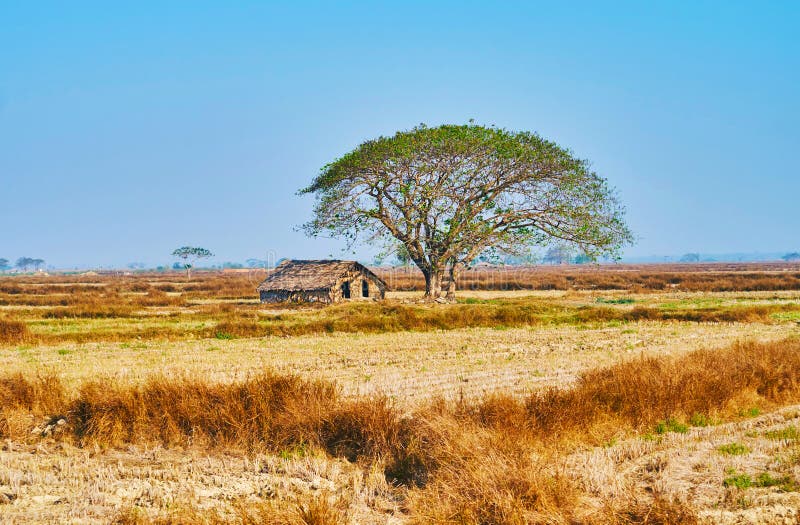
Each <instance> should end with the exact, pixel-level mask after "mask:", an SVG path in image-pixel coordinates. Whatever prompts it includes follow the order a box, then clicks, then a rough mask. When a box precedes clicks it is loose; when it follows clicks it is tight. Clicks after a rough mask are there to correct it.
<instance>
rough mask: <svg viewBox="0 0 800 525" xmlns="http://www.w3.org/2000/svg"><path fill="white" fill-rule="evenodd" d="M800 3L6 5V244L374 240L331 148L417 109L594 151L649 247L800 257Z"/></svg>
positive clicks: (0, 239) (197, 1) (266, 254)
mask: <svg viewBox="0 0 800 525" xmlns="http://www.w3.org/2000/svg"><path fill="white" fill-rule="evenodd" d="M798 25H800V3H799V2H794V1H787V2H778V1H772V2H769V1H768V2H736V1H720V2H712V1H701V2H697V1H686V2H680V1H674V0H673V1H669V2H623V1H614V2H579V1H578V2H511V1H508V2H489V1H486V2H470V1H444V0H443V1H438V2H433V1H432V2H416V1H408V2H346V1H343V2H300V1H298V2H267V1H262V2H245V1H238V2H237V1H233V0H231V1H227V2H207V1H201V0H194V1H184V2H181V1H171V2H156V1H154V2H148V1H136V2H82V1H80V0H76V1H74V2H46V1H41V2H22V1H19V2H17V1H11V0H0V192H2V193H0V195H2V199H0V257H4V258H7V259H10V260H15V259H16V258H17V257H21V256H28V257H36V258H42V259H45V260H46V261H47V262H48V263H49V264H50V265H53V266H56V267H63V268H67V267H98V266H101V267H110V266H125V265H126V264H128V263H130V262H134V261H141V262H144V263H147V264H152V265H155V264H169V263H172V262H174V259H173V258H171V257H170V253H171V252H172V250H173V249H175V248H177V247H179V246H183V245H187V244H189V245H199V246H203V247H206V248H208V249H210V250H211V251H213V252H214V253H215V254H216V257H215V259H214V261H215V262H217V263H220V262H224V261H244V260H245V259H247V258H261V259H265V258H277V257H291V258H314V257H328V256H334V257H346V256H356V257H358V258H361V259H362V260H369V257H370V253H371V251H370V248H369V247H363V248H361V249H359V251H358V252H357V253H356V254H355V255H352V254H347V253H344V254H343V252H342V251H341V247H342V246H343V243H342V242H339V241H335V240H330V239H310V238H307V237H305V235H304V234H303V233H302V232H299V231H297V229H296V228H297V226H299V225H300V224H302V223H303V222H305V221H306V220H308V219H309V218H310V217H311V210H312V206H313V198H312V197H310V196H298V195H297V194H296V192H297V190H298V189H300V188H302V187H304V186H305V185H307V184H308V183H309V182H310V181H311V180H312V179H313V177H314V176H315V175H316V174H317V173H318V172H319V170H320V168H321V167H322V166H324V165H325V164H326V163H328V162H330V161H332V160H334V159H335V158H337V157H339V156H341V155H343V154H345V153H347V152H348V151H350V150H352V149H353V148H355V147H356V146H358V144H360V143H361V142H363V141H365V140H368V139H370V138H374V137H377V136H380V135H388V134H392V133H394V132H395V131H397V130H403V129H409V128H411V127H413V126H415V125H417V124H419V123H426V124H428V125H437V124H442V123H456V124H459V123H466V122H468V121H469V119H474V120H475V121H476V122H477V123H481V124H486V125H489V124H493V125H497V126H500V127H503V128H508V129H511V130H525V131H535V132H538V133H539V134H541V135H542V136H543V137H546V138H548V139H551V140H554V141H556V142H557V143H559V144H560V145H562V146H564V147H567V148H569V149H571V150H572V151H573V152H574V153H575V155H577V156H578V157H581V158H585V159H589V160H590V161H591V162H592V166H593V169H594V170H596V171H597V172H598V173H599V174H600V175H602V176H604V177H606V178H607V179H608V181H609V183H610V184H611V185H612V186H614V187H615V188H616V189H617V191H618V193H619V196H620V199H621V200H622V202H623V203H624V204H625V206H626V208H627V219H628V223H629V225H630V227H631V229H632V230H633V231H634V233H635V234H636V235H637V242H636V244H635V245H634V246H632V247H629V248H627V249H626V250H625V254H626V256H627V257H629V258H635V257H641V256H648V255H661V254H663V255H667V254H673V255H680V254H682V253H686V252H703V253H730V252H758V251H760V252H782V251H800V233H799V232H800V213H798V200H799V198H800V171H799V170H798V163H797V161H796V155H797V153H798V152H799V151H800V126H798V122H800V101H799V100H798V99H800V97H798V94H800V37H799V36H798V35H797V27H798Z"/></svg>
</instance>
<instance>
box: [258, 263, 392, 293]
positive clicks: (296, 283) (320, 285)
mask: <svg viewBox="0 0 800 525" xmlns="http://www.w3.org/2000/svg"><path fill="white" fill-rule="evenodd" d="M354 269H355V270H358V271H362V272H364V273H365V274H367V275H369V276H370V277H371V278H373V279H376V280H377V281H378V282H380V283H382V284H384V286H385V283H383V281H382V280H381V279H380V278H379V277H378V276H377V275H375V274H374V273H372V272H371V271H370V270H369V269H368V268H367V267H365V266H363V265H362V264H360V263H358V262H356V261H342V260H338V259H333V260H331V259H328V260H324V259H323V260H290V261H284V262H282V263H281V264H279V265H278V267H277V268H275V271H273V272H272V273H271V274H270V275H268V276H267V278H266V279H265V280H264V282H262V283H261V285H260V286H259V287H258V291H270V290H287V291H298V290H327V289H330V288H332V287H333V286H335V285H336V283H337V281H338V280H339V279H340V278H341V277H342V275H344V274H345V273H347V272H348V271H352V270H354Z"/></svg>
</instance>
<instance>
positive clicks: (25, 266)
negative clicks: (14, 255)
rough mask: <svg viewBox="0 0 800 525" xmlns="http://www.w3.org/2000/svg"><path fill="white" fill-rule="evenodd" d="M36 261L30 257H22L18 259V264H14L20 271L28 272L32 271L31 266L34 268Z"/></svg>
mask: <svg viewBox="0 0 800 525" xmlns="http://www.w3.org/2000/svg"><path fill="white" fill-rule="evenodd" d="M34 260H35V259H31V258H30V257H20V258H19V259H17V262H16V263H15V264H14V266H16V267H17V268H18V269H20V270H22V271H23V272H27V271H28V270H30V268H31V266H33V262H34Z"/></svg>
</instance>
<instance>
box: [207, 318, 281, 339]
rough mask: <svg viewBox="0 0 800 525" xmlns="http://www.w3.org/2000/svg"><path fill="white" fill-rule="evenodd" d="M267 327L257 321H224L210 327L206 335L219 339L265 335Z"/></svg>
mask: <svg viewBox="0 0 800 525" xmlns="http://www.w3.org/2000/svg"><path fill="white" fill-rule="evenodd" d="M264 335H267V329H266V328H265V327H264V326H261V325H259V324H258V323H257V322H256V321H223V322H221V323H217V325H216V326H215V327H213V328H210V329H209V330H208V331H207V333H206V336H207V337H216V338H217V339H233V338H236V337H263V336H264Z"/></svg>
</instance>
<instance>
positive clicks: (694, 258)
mask: <svg viewBox="0 0 800 525" xmlns="http://www.w3.org/2000/svg"><path fill="white" fill-rule="evenodd" d="M681 262H682V263H696V262H700V254H699V253H687V254H684V256H683V257H681Z"/></svg>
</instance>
